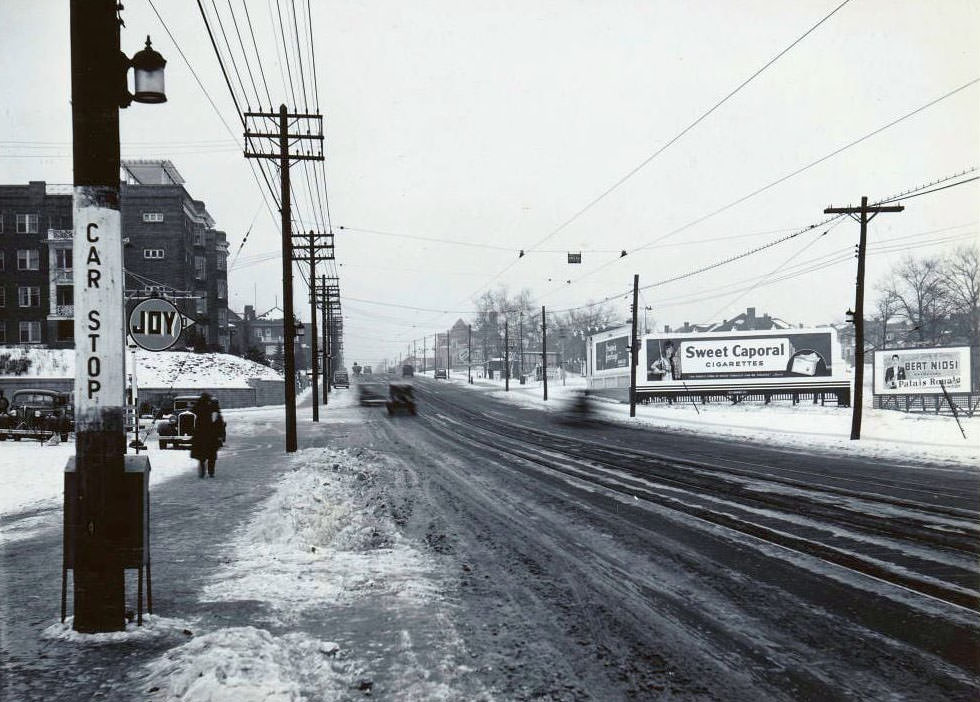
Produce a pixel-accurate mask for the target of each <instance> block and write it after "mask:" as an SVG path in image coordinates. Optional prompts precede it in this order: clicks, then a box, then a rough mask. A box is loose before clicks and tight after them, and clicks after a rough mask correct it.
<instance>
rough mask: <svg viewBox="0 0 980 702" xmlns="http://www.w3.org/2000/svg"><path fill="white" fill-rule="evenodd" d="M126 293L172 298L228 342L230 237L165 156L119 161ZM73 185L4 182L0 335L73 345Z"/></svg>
mask: <svg viewBox="0 0 980 702" xmlns="http://www.w3.org/2000/svg"><path fill="white" fill-rule="evenodd" d="M121 180H122V183H121V189H120V209H121V215H122V237H123V244H124V246H123V261H124V266H125V268H126V280H125V287H126V293H127V297H128V298H140V297H145V296H150V295H160V296H162V297H167V298H170V299H173V300H174V301H175V302H176V304H177V305H178V307H180V308H181V310H182V311H183V312H184V313H185V314H186V315H187V316H188V317H190V318H192V319H194V320H195V321H196V322H197V324H196V325H195V326H193V327H191V329H192V331H193V332H197V333H198V334H200V335H201V336H203V340H204V341H205V342H206V343H207V344H208V345H210V346H213V347H216V348H219V349H222V350H224V349H227V348H228V347H229V344H230V338H229V326H228V265H227V260H228V243H227V239H226V237H225V234H224V232H221V231H218V230H216V229H214V220H213V219H212V218H211V215H210V214H208V211H207V208H206V207H205V205H204V203H203V202H202V201H200V200H195V199H193V198H192V197H191V196H190V194H189V193H188V192H187V190H186V189H185V188H184V185H183V182H184V181H183V179H182V178H181V177H180V174H179V173H178V172H177V169H176V168H174V166H173V164H172V163H170V161H159V160H154V161H124V162H123V164H122V169H121ZM73 243H74V223H73V220H72V186H70V185H52V184H47V183H45V182H43V181H31V182H30V183H28V184H27V185H0V343H10V344H45V345H48V346H53V347H71V346H73V345H74V316H75V307H74V285H73V279H72V271H73V263H74V262H73V261H72V247H73Z"/></svg>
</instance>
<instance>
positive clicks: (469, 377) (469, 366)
mask: <svg viewBox="0 0 980 702" xmlns="http://www.w3.org/2000/svg"><path fill="white" fill-rule="evenodd" d="M466 382H467V383H470V384H472V383H473V325H472V324H467V325H466Z"/></svg>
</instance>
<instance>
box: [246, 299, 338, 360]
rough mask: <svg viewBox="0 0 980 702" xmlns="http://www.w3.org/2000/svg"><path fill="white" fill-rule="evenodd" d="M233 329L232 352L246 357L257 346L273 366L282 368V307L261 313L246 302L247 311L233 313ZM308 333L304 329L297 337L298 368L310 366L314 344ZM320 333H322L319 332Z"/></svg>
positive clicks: (284, 338)
mask: <svg viewBox="0 0 980 702" xmlns="http://www.w3.org/2000/svg"><path fill="white" fill-rule="evenodd" d="M230 324H231V326H232V330H231V338H232V344H231V347H230V348H231V352H232V353H235V354H238V355H241V356H244V355H246V354H247V353H248V352H249V350H251V349H257V350H258V351H261V352H262V353H264V354H265V355H266V357H267V358H268V359H269V360H270V361H271V362H272V364H273V366H275V367H277V368H280V369H281V368H282V359H281V357H280V355H281V354H282V353H283V351H284V348H285V342H286V336H285V320H284V317H283V314H282V309H280V308H279V307H273V308H272V309H270V310H266V311H265V312H263V313H262V314H256V313H255V308H254V307H253V306H252V305H245V310H244V311H243V312H242V313H241V314H240V315H239V314H237V313H234V312H232V313H230ZM307 333H309V330H308V329H304V335H303V337H300V338H298V339H297V344H296V349H295V350H296V369H297V370H305V369H307V368H310V366H311V364H310V357H311V355H312V351H313V349H312V346H311V345H310V343H309V340H308V339H307V338H306V334H307ZM318 333H319V332H318Z"/></svg>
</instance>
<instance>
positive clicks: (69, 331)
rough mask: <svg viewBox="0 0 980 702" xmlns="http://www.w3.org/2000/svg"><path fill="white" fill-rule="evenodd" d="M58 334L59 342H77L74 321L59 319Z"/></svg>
mask: <svg viewBox="0 0 980 702" xmlns="http://www.w3.org/2000/svg"><path fill="white" fill-rule="evenodd" d="M57 334H58V341H74V340H75V322H74V320H71V319H59V320H58V328H57Z"/></svg>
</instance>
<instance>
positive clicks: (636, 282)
mask: <svg viewBox="0 0 980 702" xmlns="http://www.w3.org/2000/svg"><path fill="white" fill-rule="evenodd" d="M639 295H640V274H639V273H637V274H635V275H634V276H633V334H632V336H631V337H630V416H631V417H635V416H636V365H637V362H638V360H639V353H640V340H639V339H637V338H636V318H637V316H638V314H639V308H638V307H637V300H638V299H639Z"/></svg>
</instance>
